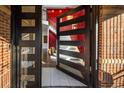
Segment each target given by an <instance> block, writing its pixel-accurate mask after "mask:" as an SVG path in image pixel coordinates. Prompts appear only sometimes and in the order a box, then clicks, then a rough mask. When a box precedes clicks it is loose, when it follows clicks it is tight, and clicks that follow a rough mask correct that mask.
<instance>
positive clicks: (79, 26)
mask: <svg viewBox="0 0 124 93" xmlns="http://www.w3.org/2000/svg"><path fill="white" fill-rule="evenodd" d="M84 28H86V22H85V21H83V22H79V23H75V24H70V25H66V26H62V27H60V32H63V31H68V30H76V29H84Z"/></svg>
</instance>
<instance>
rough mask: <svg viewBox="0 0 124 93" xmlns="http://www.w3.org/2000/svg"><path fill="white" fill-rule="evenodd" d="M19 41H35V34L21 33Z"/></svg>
mask: <svg viewBox="0 0 124 93" xmlns="http://www.w3.org/2000/svg"><path fill="white" fill-rule="evenodd" d="M21 40H35V33H22V34H21Z"/></svg>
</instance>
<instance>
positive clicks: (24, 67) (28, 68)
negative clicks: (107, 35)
mask: <svg viewBox="0 0 124 93" xmlns="http://www.w3.org/2000/svg"><path fill="white" fill-rule="evenodd" d="M32 54H35V47H22V48H21V83H20V84H21V87H27V85H29V84H28V83H29V82H30V81H35V73H34V69H35V61H29V58H30V57H31V55H32ZM32 74H34V75H32Z"/></svg>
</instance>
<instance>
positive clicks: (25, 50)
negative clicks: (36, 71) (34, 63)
mask: <svg viewBox="0 0 124 93" xmlns="http://www.w3.org/2000/svg"><path fill="white" fill-rule="evenodd" d="M21 54H35V47H22V48H21Z"/></svg>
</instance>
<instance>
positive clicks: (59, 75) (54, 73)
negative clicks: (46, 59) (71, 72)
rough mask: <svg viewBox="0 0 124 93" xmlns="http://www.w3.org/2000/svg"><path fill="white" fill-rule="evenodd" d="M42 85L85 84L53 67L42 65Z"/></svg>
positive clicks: (75, 85) (74, 85)
mask: <svg viewBox="0 0 124 93" xmlns="http://www.w3.org/2000/svg"><path fill="white" fill-rule="evenodd" d="M42 87H86V85H84V84H83V83H81V82H79V81H78V80H76V79H74V78H72V77H70V76H68V75H67V74H65V73H63V72H61V71H59V70H57V69H56V68H54V67H43V68H42Z"/></svg>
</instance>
